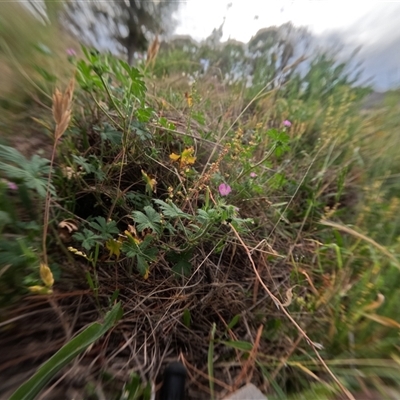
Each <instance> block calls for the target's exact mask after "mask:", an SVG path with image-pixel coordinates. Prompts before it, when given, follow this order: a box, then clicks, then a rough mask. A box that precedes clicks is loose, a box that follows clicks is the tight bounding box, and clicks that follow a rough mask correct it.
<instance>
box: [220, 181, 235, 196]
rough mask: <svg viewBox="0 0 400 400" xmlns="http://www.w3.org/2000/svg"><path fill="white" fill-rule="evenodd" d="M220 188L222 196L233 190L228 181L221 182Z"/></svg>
mask: <svg viewBox="0 0 400 400" xmlns="http://www.w3.org/2000/svg"><path fill="white" fill-rule="evenodd" d="M218 190H219V194H220V195H221V196H228V194H229V193H230V192H232V188H231V187H230V186H229V185H227V184H226V183H221V184H220V185H219V187H218Z"/></svg>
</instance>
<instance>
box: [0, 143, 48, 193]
mask: <svg viewBox="0 0 400 400" xmlns="http://www.w3.org/2000/svg"><path fill="white" fill-rule="evenodd" d="M0 160H2V161H1V162H0V170H1V171H4V172H5V174H6V175H7V177H8V178H10V179H12V180H15V181H17V182H18V181H19V182H21V181H22V182H23V183H24V184H25V185H26V187H28V188H29V189H33V190H36V192H37V193H38V194H39V195H40V196H41V197H43V198H44V197H46V191H47V176H48V174H49V173H50V165H49V164H50V161H49V160H47V159H45V158H42V157H39V156H38V155H37V154H35V155H34V156H33V157H32V158H31V160H27V159H26V158H25V157H24V156H23V155H22V154H21V153H20V152H19V151H18V150H16V149H14V148H12V147H9V146H3V145H0ZM5 161H7V162H5ZM50 193H51V194H52V195H53V196H54V195H55V190H54V186H53V185H50Z"/></svg>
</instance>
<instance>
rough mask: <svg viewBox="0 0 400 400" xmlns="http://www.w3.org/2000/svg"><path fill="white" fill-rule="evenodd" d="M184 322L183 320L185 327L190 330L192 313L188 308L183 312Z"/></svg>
mask: <svg viewBox="0 0 400 400" xmlns="http://www.w3.org/2000/svg"><path fill="white" fill-rule="evenodd" d="M182 320H183V325H185V326H186V328H189V329H190V325H191V322H192V317H191V315H190V311H189V310H188V309H187V308H185V310H184V311H183V315H182Z"/></svg>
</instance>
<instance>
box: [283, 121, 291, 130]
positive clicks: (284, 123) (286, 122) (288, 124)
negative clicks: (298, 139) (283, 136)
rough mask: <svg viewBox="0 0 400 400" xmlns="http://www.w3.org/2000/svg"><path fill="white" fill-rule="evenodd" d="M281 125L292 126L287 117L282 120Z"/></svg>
mask: <svg viewBox="0 0 400 400" xmlns="http://www.w3.org/2000/svg"><path fill="white" fill-rule="evenodd" d="M283 126H287V127H288V128H290V127H291V126H292V123H291V122H290V121H289V120H288V119H285V120H284V121H283Z"/></svg>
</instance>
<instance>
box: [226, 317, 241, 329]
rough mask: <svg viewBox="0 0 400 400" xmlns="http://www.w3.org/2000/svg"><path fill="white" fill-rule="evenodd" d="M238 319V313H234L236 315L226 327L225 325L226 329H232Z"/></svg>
mask: <svg viewBox="0 0 400 400" xmlns="http://www.w3.org/2000/svg"><path fill="white" fill-rule="evenodd" d="M239 320H240V314H236V315H235V316H234V317H233V318H232V319H231V322H229V324H228V327H227V330H230V329H232V328H233V327H234V326H236V325H237V323H238V322H239Z"/></svg>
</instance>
